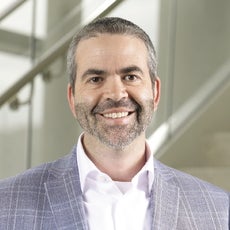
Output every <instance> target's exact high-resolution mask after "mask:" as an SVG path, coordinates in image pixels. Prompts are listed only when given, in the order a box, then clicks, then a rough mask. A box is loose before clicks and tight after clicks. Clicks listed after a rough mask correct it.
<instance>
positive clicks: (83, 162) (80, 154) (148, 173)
mask: <svg viewBox="0 0 230 230" xmlns="http://www.w3.org/2000/svg"><path fill="white" fill-rule="evenodd" d="M82 137H83V133H82V134H81V135H80V137H79V138H78V143H77V147H76V148H77V149H76V150H77V164H78V169H79V177H80V184H81V190H82V191H84V187H85V182H86V178H87V177H88V175H90V174H91V173H92V172H95V173H97V174H98V175H106V174H105V173H103V172H101V171H100V170H99V169H98V168H97V167H96V165H95V164H94V163H93V162H92V161H91V160H90V159H89V158H88V156H87V155H86V153H85V151H84V148H83V145H82ZM146 159H147V161H146V163H145V165H144V166H143V167H142V169H141V170H140V171H139V172H138V173H137V174H136V175H135V176H134V177H133V179H132V183H134V185H135V186H139V185H140V186H143V181H145V182H146V181H147V183H148V192H149V193H150V192H151V189H152V185H153V180H154V164H153V161H154V158H153V154H152V152H151V149H150V145H149V144H148V142H147V140H146ZM106 176H108V175H106ZM141 181H142V183H141Z"/></svg>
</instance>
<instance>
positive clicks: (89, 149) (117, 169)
mask: <svg viewBox="0 0 230 230" xmlns="http://www.w3.org/2000/svg"><path fill="white" fill-rule="evenodd" d="M92 143H94V145H93V146H92ZM83 146H84V149H85V152H86V154H87V156H88V157H89V158H90V160H91V161H92V162H93V163H94V164H95V165H96V166H97V168H98V169H99V170H101V171H102V172H104V173H106V174H107V175H109V176H110V177H111V178H112V179H113V180H115V181H131V180H132V178H133V177H134V176H135V175H136V174H137V173H138V172H139V171H140V169H141V168H142V167H143V166H144V164H145V162H146V156H145V135H144V133H143V134H142V135H140V136H139V137H138V138H136V139H135V140H134V141H133V142H132V143H131V144H130V145H128V146H125V147H124V148H122V149H114V148H111V147H108V146H106V145H104V144H102V143H101V142H100V141H99V140H98V139H97V138H95V137H93V136H91V135H89V134H86V133H85V134H84V137H83Z"/></svg>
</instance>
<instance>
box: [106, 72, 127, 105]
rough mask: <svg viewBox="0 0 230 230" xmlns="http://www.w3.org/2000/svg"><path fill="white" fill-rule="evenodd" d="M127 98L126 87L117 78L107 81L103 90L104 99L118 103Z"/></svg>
mask: <svg viewBox="0 0 230 230" xmlns="http://www.w3.org/2000/svg"><path fill="white" fill-rule="evenodd" d="M127 97H128V93H127V89H126V86H125V84H124V82H123V81H122V79H121V78H120V77H119V76H115V77H111V78H109V79H107V82H106V84H105V89H104V99H112V100H114V101H119V100H121V99H124V98H127Z"/></svg>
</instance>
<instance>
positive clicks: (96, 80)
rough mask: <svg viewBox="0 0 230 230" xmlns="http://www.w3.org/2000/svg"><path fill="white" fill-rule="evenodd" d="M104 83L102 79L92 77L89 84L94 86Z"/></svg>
mask: <svg viewBox="0 0 230 230" xmlns="http://www.w3.org/2000/svg"><path fill="white" fill-rule="evenodd" d="M102 81H103V78H102V77H92V78H90V79H89V82H90V83H93V84H96V83H100V82H102Z"/></svg>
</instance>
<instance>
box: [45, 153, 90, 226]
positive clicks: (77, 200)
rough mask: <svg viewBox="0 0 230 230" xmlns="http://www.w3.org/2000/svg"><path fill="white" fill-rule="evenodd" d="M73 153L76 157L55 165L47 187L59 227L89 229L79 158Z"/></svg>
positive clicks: (46, 184)
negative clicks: (78, 165)
mask: <svg viewBox="0 0 230 230" xmlns="http://www.w3.org/2000/svg"><path fill="white" fill-rule="evenodd" d="M72 155H73V156H74V158H73V156H71V157H69V159H68V158H67V161H68V163H67V162H59V163H58V166H57V165H54V167H53V170H51V172H50V176H49V179H48V181H47V182H46V183H45V189H46V193H47V197H48V200H49V204H50V207H51V210H52V212H53V215H54V219H55V222H56V225H57V229H68V230H76V229H77V230H88V223H87V220H86V216H85V211H84V204H83V198H82V192H81V188H80V180H79V175H78V171H77V163H76V160H77V159H76V155H75V154H72ZM65 161H66V159H65ZM68 164H69V165H68ZM60 165H61V168H60ZM58 167H59V168H58Z"/></svg>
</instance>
